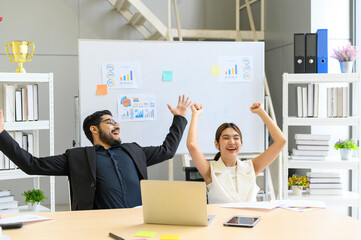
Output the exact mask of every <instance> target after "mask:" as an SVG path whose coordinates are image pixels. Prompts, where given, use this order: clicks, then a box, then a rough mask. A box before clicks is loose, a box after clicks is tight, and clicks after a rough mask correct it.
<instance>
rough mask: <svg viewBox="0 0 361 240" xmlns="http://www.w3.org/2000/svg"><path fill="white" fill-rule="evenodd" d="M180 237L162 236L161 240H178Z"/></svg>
mask: <svg viewBox="0 0 361 240" xmlns="http://www.w3.org/2000/svg"><path fill="white" fill-rule="evenodd" d="M179 238H180V235H162V236H161V237H160V240H178V239H179Z"/></svg>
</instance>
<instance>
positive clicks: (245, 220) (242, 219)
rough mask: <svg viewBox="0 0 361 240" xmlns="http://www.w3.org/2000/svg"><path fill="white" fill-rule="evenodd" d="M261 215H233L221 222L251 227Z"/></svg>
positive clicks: (228, 224) (233, 225) (227, 224)
mask: <svg viewBox="0 0 361 240" xmlns="http://www.w3.org/2000/svg"><path fill="white" fill-rule="evenodd" d="M259 220H261V217H252V216H233V217H231V218H230V219H228V220H227V222H225V223H223V225H224V226H232V227H253V226H254V225H256V224H257V223H258V222H259Z"/></svg>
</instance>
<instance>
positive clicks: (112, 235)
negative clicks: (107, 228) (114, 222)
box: [109, 233, 125, 240]
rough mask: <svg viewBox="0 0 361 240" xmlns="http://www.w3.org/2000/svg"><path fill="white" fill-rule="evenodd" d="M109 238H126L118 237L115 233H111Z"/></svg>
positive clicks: (121, 239)
mask: <svg viewBox="0 0 361 240" xmlns="http://www.w3.org/2000/svg"><path fill="white" fill-rule="evenodd" d="M109 236H110V237H112V238H115V239H117V240H125V239H124V238H121V237H119V236H117V235H115V234H113V233H109Z"/></svg>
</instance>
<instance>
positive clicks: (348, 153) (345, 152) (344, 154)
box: [340, 148, 352, 160]
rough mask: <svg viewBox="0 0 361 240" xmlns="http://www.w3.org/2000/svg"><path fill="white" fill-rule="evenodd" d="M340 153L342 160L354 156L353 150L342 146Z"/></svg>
mask: <svg viewBox="0 0 361 240" xmlns="http://www.w3.org/2000/svg"><path fill="white" fill-rule="evenodd" d="M340 154H341V160H349V159H351V158H352V151H351V150H348V149H345V148H340Z"/></svg>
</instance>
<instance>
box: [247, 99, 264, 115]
mask: <svg viewBox="0 0 361 240" xmlns="http://www.w3.org/2000/svg"><path fill="white" fill-rule="evenodd" d="M249 109H250V110H251V112H253V113H255V114H259V113H260V112H261V111H264V109H263V104H262V103H260V102H255V103H253V104H252V106H251V107H250V108H249Z"/></svg>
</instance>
